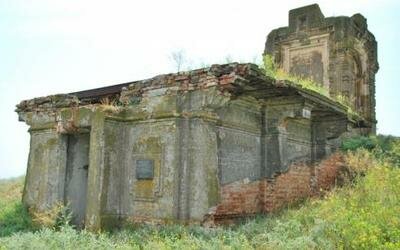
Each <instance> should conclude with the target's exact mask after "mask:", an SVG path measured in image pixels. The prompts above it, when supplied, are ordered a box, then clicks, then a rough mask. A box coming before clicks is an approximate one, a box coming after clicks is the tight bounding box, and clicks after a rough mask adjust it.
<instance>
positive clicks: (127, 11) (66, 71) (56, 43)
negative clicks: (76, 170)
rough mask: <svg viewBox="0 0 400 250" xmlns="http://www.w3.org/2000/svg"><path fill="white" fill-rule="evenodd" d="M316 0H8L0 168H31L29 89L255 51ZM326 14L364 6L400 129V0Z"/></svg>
mask: <svg viewBox="0 0 400 250" xmlns="http://www.w3.org/2000/svg"><path fill="white" fill-rule="evenodd" d="M312 3H314V1H288V0H280V1H276V0H275V1H266V0H264V1H251V0H248V1H243V0H241V1H233V0H224V1H217V0H214V1H209V0H203V1H188V0H187V1H178V0H169V1H161V0H160V1H154V0H150V1H149V0H147V1H122V0H121V1H116V0H114V1H99V0H97V1H83V0H80V1H72V0H65V1H61V0H60V1H57V0H48V1H41V0H36V1H28V0H26V1H22V0H9V1H6V0H0V94H1V96H0V114H1V120H0V121H1V123H0V124H1V129H0V138H1V140H0V178H7V177H12V176H18V175H22V174H24V173H25V171H26V164H27V157H28V150H29V134H28V133H27V129H28V127H27V126H26V125H24V124H23V123H22V122H18V121H17V115H16V113H14V109H15V104H17V103H19V102H20V101H21V100H23V99H30V98H33V97H37V96H44V95H49V94H56V93H67V92H72V91H78V90H84V89H90V88H95V87H102V86H106V85H112V84H117V83H122V82H128V81H133V80H139V79H144V78H148V77H152V76H154V75H157V74H162V73H167V72H170V71H174V66H173V63H172V61H171V60H170V58H169V57H170V55H171V52H172V51H177V50H181V49H182V50H184V51H185V53H186V57H187V58H188V60H189V63H188V64H190V65H191V67H196V66H199V67H200V66H201V65H202V64H212V63H221V62H224V60H225V58H226V57H228V56H229V57H231V58H232V59H234V60H237V61H249V62H251V61H253V60H254V58H255V57H257V56H258V57H259V56H260V55H261V53H262V52H263V49H264V43H265V38H266V35H267V34H268V32H270V31H271V30H272V29H274V28H277V27H281V26H287V22H288V11H289V10H290V9H293V8H296V7H301V6H303V5H308V4H312ZM319 5H320V7H321V10H322V11H323V13H324V14H325V16H335V15H353V14H355V13H357V12H359V13H362V14H363V15H364V16H365V17H366V18H367V19H368V24H369V29H370V30H371V31H372V32H373V33H374V34H375V36H376V39H377V41H378V46H379V47H378V54H379V63H380V66H381V69H380V71H379V73H378V75H377V113H378V120H379V124H378V132H380V133H385V134H394V135H398V136H399V135H400V127H399V125H398V123H399V122H400V118H399V112H398V110H397V109H399V108H400V100H399V99H400V98H399V97H398V96H399V91H400V87H399V84H398V77H397V75H398V72H400V67H399V64H398V58H399V56H400V53H399V52H400V50H399V48H398V46H397V44H398V43H399V42H400V33H399V30H400V29H399V24H400V17H399V14H398V13H400V4H398V3H396V1H394V0H393V1H361V0H355V1H354V0H353V1H320V2H319Z"/></svg>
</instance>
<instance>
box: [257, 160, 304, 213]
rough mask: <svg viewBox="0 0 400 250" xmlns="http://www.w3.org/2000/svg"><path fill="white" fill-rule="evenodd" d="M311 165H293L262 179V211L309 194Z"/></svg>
mask: <svg viewBox="0 0 400 250" xmlns="http://www.w3.org/2000/svg"><path fill="white" fill-rule="evenodd" d="M310 170H311V167H310V166H307V165H305V164H298V165H293V166H291V167H290V168H289V171H288V172H286V173H283V174H280V175H278V176H276V177H275V178H274V179H271V180H263V181H262V182H263V190H260V191H261V192H262V193H264V195H263V200H262V201H261V202H262V204H263V212H271V211H273V210H275V209H277V208H281V207H283V206H285V205H287V204H289V203H293V202H295V201H298V200H299V199H303V198H304V197H307V196H310V195H311V171H310Z"/></svg>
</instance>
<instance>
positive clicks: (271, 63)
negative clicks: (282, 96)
mask: <svg viewBox="0 0 400 250" xmlns="http://www.w3.org/2000/svg"><path fill="white" fill-rule="evenodd" d="M261 68H262V69H263V70H264V71H265V74H266V75H267V76H269V77H272V78H274V79H276V80H286V81H287V84H289V85H292V86H295V87H300V88H302V89H306V90H310V91H313V92H316V93H318V94H320V95H323V96H325V97H328V98H330V99H332V100H334V101H336V102H338V103H340V104H341V105H343V106H345V107H346V109H347V113H348V115H349V116H350V117H356V118H360V117H361V116H360V115H359V114H358V113H357V112H356V111H354V110H353V108H352V105H351V101H350V100H348V99H347V98H346V97H345V96H343V95H337V96H331V95H330V93H329V90H328V89H327V88H326V87H324V86H323V84H322V83H317V82H315V81H313V80H312V79H310V78H305V77H299V76H295V75H291V74H289V73H287V72H286V71H284V70H283V69H282V68H279V67H278V66H277V65H276V64H275V60H274V58H273V57H272V56H271V55H268V54H266V55H264V57H263V64H262V65H261Z"/></svg>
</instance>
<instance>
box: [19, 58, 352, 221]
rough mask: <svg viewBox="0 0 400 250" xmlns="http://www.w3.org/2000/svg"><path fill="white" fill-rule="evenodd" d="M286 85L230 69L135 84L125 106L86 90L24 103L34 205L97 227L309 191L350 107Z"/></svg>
mask: <svg viewBox="0 0 400 250" xmlns="http://www.w3.org/2000/svg"><path fill="white" fill-rule="evenodd" d="M279 84H280V85H278V84H276V86H275V85H272V83H271V79H268V78H266V77H265V74H264V73H263V72H260V71H258V70H256V69H255V68H254V67H253V65H241V64H228V65H223V66H213V67H211V68H210V69H208V70H206V69H202V70H197V71H192V72H187V73H183V74H171V75H166V76H160V77H156V78H154V79H150V80H145V81H142V82H138V83H135V84H132V85H130V86H129V87H127V88H124V89H122V90H121V92H120V93H117V94H115V93H113V94H112V95H111V96H109V98H114V99H115V98H117V99H118V96H119V95H120V98H119V101H120V102H121V104H120V105H114V106H113V105H110V104H107V103H106V104H103V103H101V101H99V100H97V99H95V98H93V97H90V96H89V95H88V94H87V93H86V94H85V95H83V94H82V93H81V94H79V93H78V94H77V96H79V95H80V96H85V97H82V99H81V100H79V101H78V103H77V102H76V100H75V99H74V98H73V97H70V96H64V98H65V99H66V100H69V101H66V100H63V99H62V98H61V99H59V98H56V99H53V98H47V97H46V98H44V99H38V100H29V101H25V102H22V104H21V105H19V110H18V112H19V114H20V117H21V119H23V120H25V121H26V122H27V123H28V124H29V125H30V126H31V133H32V137H31V149H30V150H31V151H30V160H29V165H28V173H27V184H26V187H25V191H24V203H25V204H26V205H28V206H42V207H41V209H43V210H44V209H47V208H49V207H50V206H51V205H52V204H54V203H55V202H56V201H61V202H65V204H67V202H69V201H70V202H71V204H70V205H71V207H72V208H73V212H74V214H75V216H76V221H75V223H76V224H78V225H79V224H80V222H81V221H82V220H83V218H85V226H86V227H87V228H90V229H98V228H100V227H113V226H118V225H119V224H120V223H121V221H122V220H129V221H136V222H138V221H149V220H150V221H153V220H156V221H175V220H178V221H185V222H191V221H194V222H201V221H203V220H204V218H205V217H207V215H209V216H211V217H215V218H217V220H218V218H233V217H237V216H243V215H246V214H253V213H257V212H267V211H270V210H271V209H272V208H271V207H280V206H283V204H285V203H286V202H289V201H292V200H294V199H298V198H301V197H303V196H306V195H308V194H309V193H311V192H312V190H314V189H313V188H314V186H315V185H314V186H312V185H311V184H310V185H308V186H307V185H305V183H306V182H307V183H309V182H312V181H311V180H312V179H313V178H314V177H313V176H315V175H316V174H315V173H314V172H312V171H311V169H312V168H311V167H309V166H310V165H309V163H310V162H313V161H316V160H319V159H320V158H319V157H322V155H326V154H327V152H330V151H327V148H330V147H331V146H330V144H329V141H330V140H334V139H335V138H339V136H340V135H341V133H342V132H344V131H346V128H347V126H346V125H347V119H346V118H345V111H344V110H343V107H342V106H340V104H337V103H335V102H333V101H332V100H329V99H327V98H325V97H321V96H318V95H316V94H315V93H312V92H307V91H304V90H301V89H298V88H295V87H290V86H288V85H285V83H284V82H283V83H279ZM117 95H118V96H117ZM84 98H87V99H84ZM90 98H91V99H90ZM102 98H103V97H102ZM71 100H73V101H71ZM326 115H329V117H330V119H331V120H329V121H328V120H326V119H324V117H326ZM331 127H334V128H335V129H333V128H331ZM321 129H322V130H323V131H324V132H323V133H322V132H320V131H321ZM317 132H320V133H319V134H318V133H317ZM83 137H84V138H86V139H83ZM79 138H80V139H79ZM81 139H82V140H81ZM80 141H82V143H79V142H80ZM87 147H88V148H87ZM81 149H85V150H81ZM317 153H318V154H317ZM316 155H318V157H316ZM87 163H88V164H87ZM323 173H324V171H321V173H318V175H321V176H325V175H324V174H323ZM329 173H330V172H329ZM66 175H67V176H66ZM68 176H69V177H68ZM74 176H75V177H76V178H75V177H74ZM86 176H87V177H86ZM327 176H328V177H329V178H330V177H331V173H330V174H328V175H327ZM50 177H51V178H50ZM66 177H67V178H66ZM328 177H326V178H325V177H321V178H325V179H327V178H328ZM65 180H67V182H68V183H69V184H68V183H67V184H66V183H65ZM77 181H78V182H79V183H76V182H77ZM85 181H87V183H86V184H85V183H84V182H85ZM330 182H331V179H329V180H328V181H326V183H330ZM74 183H75V184H74ZM324 185H325V184H324ZM326 185H327V184H326ZM77 188H78V189H80V190H81V192H77V191H76V189H77ZM267 197H268V198H267ZM84 202H86V204H83V203H84Z"/></svg>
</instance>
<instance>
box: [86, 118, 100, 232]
mask: <svg viewBox="0 0 400 250" xmlns="http://www.w3.org/2000/svg"><path fill="white" fill-rule="evenodd" d="M104 120H105V117H104V113H103V112H101V111H99V110H97V111H96V112H94V113H93V117H92V122H91V131H90V151H89V157H90V159H89V174H88V187H87V206H86V220H85V225H86V228H88V229H90V230H93V231H95V230H99V229H100V228H101V211H102V197H103V179H104V146H105V145H104V144H105V143H104V141H105V140H104V139H105V137H104Z"/></svg>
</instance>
